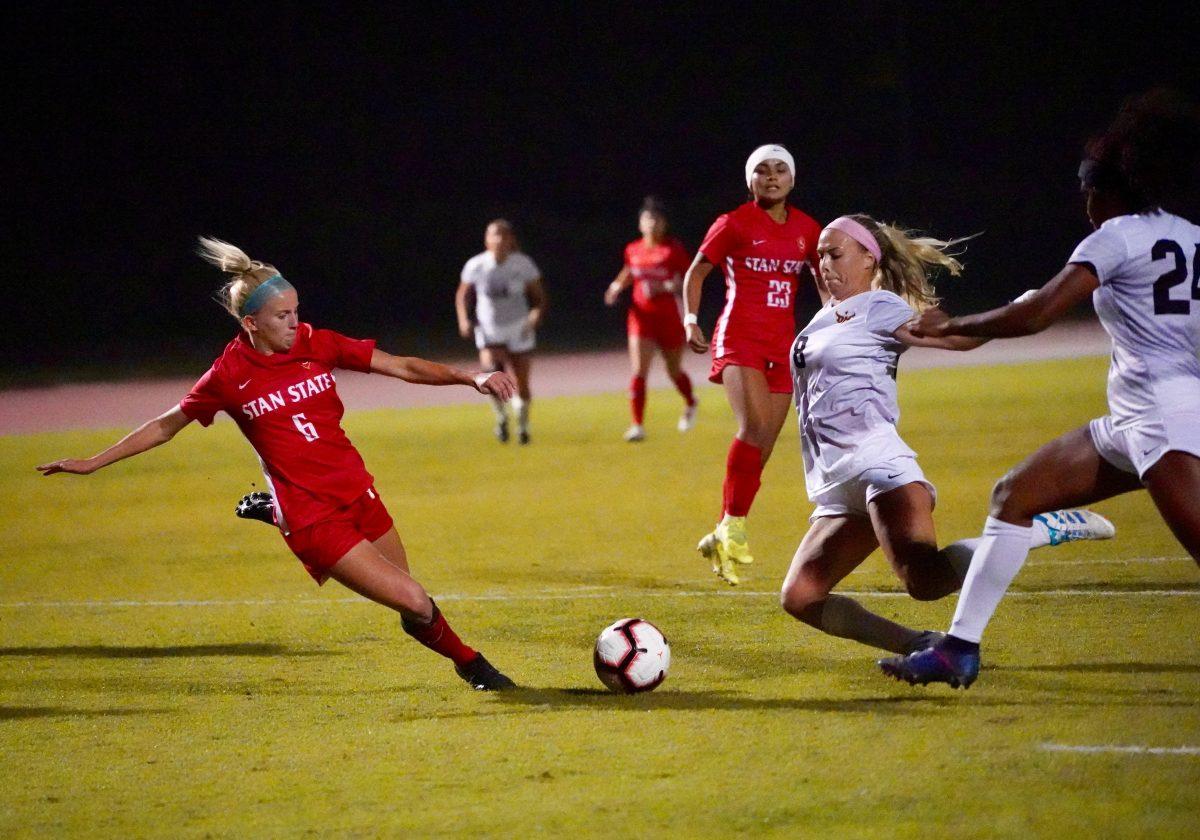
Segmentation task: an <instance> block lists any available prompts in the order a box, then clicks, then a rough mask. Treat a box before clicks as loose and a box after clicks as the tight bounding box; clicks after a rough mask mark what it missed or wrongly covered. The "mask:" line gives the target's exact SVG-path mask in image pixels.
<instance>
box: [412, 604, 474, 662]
mask: <svg viewBox="0 0 1200 840" xmlns="http://www.w3.org/2000/svg"><path fill="white" fill-rule="evenodd" d="M429 603H430V604H432V605H433V618H431V619H430V620H429V622H428V623H424V622H422V621H421V620H420V619H418V618H416V617H415V616H412V615H401V616H400V626H401V627H403V628H404V632H405V633H407V634H408V635H410V636H412V637H413V638H414V639H416V640H417V641H418V642H420V643H421V644H423V645H425V647H427V648H429V649H430V650H432V651H433V652H435V653H440V654H441V655H442V656H444V657H446V658H447V659H449V660H450V661H451V662H453V663H454V664H455V665H466V664H467V663H468V662H470V661H471V660H472V659H474V658H475V657H476V655H477V653H476V651H475V649H474V648H472V647H469V646H468V645H465V644H463V641H462V639H460V638H458V634H457V633H455V632H454V629H453V628H452V627H451V626H450V624H449V623H448V622H447V621H446V617H445V616H443V615H442V611H441V610H439V609H438V605H437V604H435V603H434V601H433V599H432V598H430V599H429Z"/></svg>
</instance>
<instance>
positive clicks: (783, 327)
mask: <svg viewBox="0 0 1200 840" xmlns="http://www.w3.org/2000/svg"><path fill="white" fill-rule="evenodd" d="M745 176H746V186H747V188H749V190H750V201H748V202H746V203H745V204H743V205H742V206H741V207H738V208H737V209H736V210H733V211H731V212H729V213H725V214H723V215H721V216H719V217H718V218H717V220H716V221H715V222H713V225H712V227H711V228H709V231H708V235H707V236H705V237H704V242H703V243H702V244H701V245H700V250H699V252H698V253H697V254H696V258H695V260H694V261H693V262H692V265H691V267H690V268H688V271H687V274H686V275H685V277H684V280H683V289H684V292H683V296H684V317H683V322H684V327H685V328H686V330H687V340H688V346H689V347H691V348H692V350H693V351H694V352H696V353H703V352H705V351H707V350H708V349H709V347H710V343H709V341H708V339H707V338H706V337H705V335H704V331H703V330H702V329H701V328H700V323H699V319H698V317H697V315H698V312H699V310H700V297H701V292H702V287H703V285H704V280H705V278H706V277H708V275H709V273H710V272H711V271H712V270H713V268H714V267H715V266H720V267H721V268H722V269H723V270H724V272H725V287H726V292H725V308H724V309H723V310H722V312H721V315H720V317H719V318H718V319H717V324H716V328H715V329H714V331H713V337H712V342H711V347H712V356H713V362H712V370H711V371H710V373H709V380H710V381H712V382H717V383H720V384H721V385H723V386H724V388H725V396H726V397H727V398H728V400H729V405H730V406H731V407H732V408H733V414H734V417H735V418H736V420H737V425H738V430H737V434H736V435H735V436H734V439H733V443H732V444H731V445H730V447H729V455H728V457H727V459H726V462H725V482H724V486H723V492H722V510H721V514H722V515H721V520H720V521H719V522H718V523H717V527H716V528H715V529H714V530H713V531H712V532H711V533H709V534H706V535H705V536H704V537H703V538H702V539H701V540H700V544H699V545H698V546H697V549H698V550H699V551H700V553H701V554H702V555H703V556H704V557H705V558H706V559H708V560H709V561H710V562H711V563H712V568H713V571H714V572H716V573H717V576H718V577H720V578H722V579H724V580H725V581H727V582H728V583H730V584H736V583H738V575H737V571H736V570H735V568H734V566H735V564H737V563H750V562H752V560H753V558H752V557H751V554H750V546H749V544H748V542H747V537H746V515H747V514H748V513H749V512H750V506H751V505H752V504H753V503H754V497H755V495H756V494H757V493H758V488H759V485H760V484H761V482H762V471H763V467H764V466H765V465H766V463H767V459H768V458H770V457H771V450H772V448H774V446H775V440H776V439H777V438H778V437H779V430H780V429H781V428H782V427H783V421H784V418H786V417H787V413H788V407H789V404H790V402H791V399H790V395H791V393H792V382H791V378H790V377H789V376H788V348H789V346H790V345H791V343H792V339H793V338H794V337H795V335H796V319H795V315H794V314H793V310H794V306H795V300H796V296H797V292H798V291H799V282H800V273H801V271H802V270H803V268H804V266H805V265H806V264H808V265H809V266H810V269H811V270H812V271H814V272H815V271H816V263H817V258H816V253H817V250H816V248H817V236H818V235H819V234H820V232H821V226H820V225H818V224H817V223H816V222H815V221H814V220H813V219H812V218H811V217H809V216H807V215H805V214H804V213H801V212H800V211H799V210H797V209H796V208H795V207H792V206H791V205H790V204H788V202H787V199H788V195H789V194H791V192H792V188H793V187H794V186H795V181H796V164H795V161H794V160H793V159H792V155H791V153H790V152H788V150H787V149H785V148H784V147H783V146H777V145H767V146H759V147H758V148H757V149H755V150H754V151H753V152H752V153H751V154H750V157H749V159H747V161H746V166H745Z"/></svg>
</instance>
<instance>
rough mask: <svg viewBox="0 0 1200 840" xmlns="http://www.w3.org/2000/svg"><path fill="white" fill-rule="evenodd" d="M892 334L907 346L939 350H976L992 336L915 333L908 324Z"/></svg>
mask: <svg viewBox="0 0 1200 840" xmlns="http://www.w3.org/2000/svg"><path fill="white" fill-rule="evenodd" d="M918 317H919V316H918ZM914 320H915V319H914ZM892 335H893V336H895V338H896V340H897V341H899V342H900V343H901V344H903V345H905V346H907V347H933V348H935V349H937V350H974V349H975V348H976V347H979V346H981V345H984V344H987V343H988V342H989V341H991V339H990V338H976V337H971V336H965V335H943V336H937V337H934V336H925V335H914V334H913V331H912V330H911V329H909V326H908V325H907V324H906V325H905V326H903V327H900V329H898V330H896V331H895V332H894V333H892Z"/></svg>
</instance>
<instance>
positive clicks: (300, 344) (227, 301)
mask: <svg viewBox="0 0 1200 840" xmlns="http://www.w3.org/2000/svg"><path fill="white" fill-rule="evenodd" d="M200 245H201V248H200V255H201V256H202V257H203V258H204V259H205V260H207V261H208V262H210V263H212V264H213V265H215V266H218V267H219V268H220V269H221V270H222V271H223V272H225V273H226V274H228V275H230V280H229V281H228V282H227V283H226V284H225V285H224V287H223V288H222V289H221V292H220V298H221V300H222V303H223V304H224V306H225V308H226V309H227V310H228V311H229V314H231V315H232V316H233V317H234V318H235V319H236V320H237V322H238V325H239V327H240V329H239V331H238V334H237V336H236V337H235V338H234V339H233V341H231V342H229V344H228V345H227V346H226V348H225V351H224V352H223V353H222V354H221V356H220V357H219V358H218V359H217V360H216V361H215V362H213V364H212V367H210V368H209V369H208V372H207V373H205V374H204V375H203V376H202V377H200V379H199V381H197V382H196V384H195V385H194V386H193V387H192V390H191V391H190V392H189V393H188V394H187V396H185V397H184V398H183V400H182V401H181V402H180V403H179V405H177V406H175V407H174V408H171V409H170V410H168V411H166V412H164V413H163V414H161V415H160V416H158V417H156V418H154V419H153V420H149V421H147V422H146V423H144V424H142V425H141V426H140V427H139V428H138V429H136V430H135V431H133V432H131V433H130V434H128V435H126V436H125V437H124V438H122V439H121V440H120V441H118V442H117V443H115V444H113V445H112V446H110V447H108V448H107V449H105V450H104V451H103V452H100V453H98V454H96V455H93V456H92V457H90V458H83V459H75V458H64V459H62V460H58V461H51V462H49V463H47V464H42V465H41V466H39V467H38V469H39V470H41V471H42V473H43V474H45V475H54V474H56V473H75V474H77V475H88V474H90V473H93V472H95V471H96V470H98V469H100V468H101V467H106V466H108V465H109V464H112V463H115V462H116V461H120V460H121V459H123V458H129V457H131V456H133V455H138V454H140V453H142V452H145V451H146V450H148V449H152V448H153V447H155V446H159V445H161V444H164V443H166V442H167V441H169V440H171V439H172V438H174V437H175V435H177V434H178V433H179V432H180V431H182V430H183V428H184V427H185V426H187V425H188V424H189V423H191V422H192V421H193V420H195V421H197V422H199V423H200V425H201V426H208V425H210V424H211V423H212V422H213V418H214V416H215V415H216V413H217V412H218V411H224V412H226V413H227V414H228V415H229V416H230V417H232V418H233V420H234V422H235V423H237V424H238V428H240V429H241V430H242V434H244V435H245V436H246V439H247V440H248V441H250V445H251V446H252V447H254V451H255V453H256V454H257V455H258V457H259V460H260V461H261V463H262V466H263V474H264V476H265V477H266V480H267V485H268V486H269V487H270V488H271V492H272V494H273V496H274V499H273V502H272V504H273V506H274V517H273V518H274V521H275V522H276V523H277V524H278V526H279V530H280V532H281V533H282V535H283V539H284V542H286V543H287V545H288V548H290V549H291V550H292V553H294V554H295V555H296V556H297V557H298V558H299V559H300V562H301V563H303V564H304V568H305V569H306V570H307V571H308V573H309V574H310V575H312V577H313V579H314V580H316V581H317V583H318V584H323V583H324V582H325V580H326V579H327V578H333V579H334V580H336V581H338V582H339V583H341V584H342V585H343V586H345V587H346V588H348V589H351V590H353V591H354V592H357V593H358V594H360V595H363V596H365V597H367V598H370V599H371V600H372V601H375V602H376V603H379V604H382V605H384V606H385V607H388V608H390V609H393V610H395V611H396V612H398V613H399V614H400V621H401V626H402V627H403V628H404V631H405V632H406V633H408V634H409V635H410V636H412V637H413V638H414V639H416V640H417V641H418V642H420V643H421V644H423V645H425V647H427V648H429V649H430V650H433V651H435V652H437V653H439V654H441V655H442V656H444V657H446V658H447V659H449V660H451V661H452V662H453V663H454V667H455V670H456V671H457V673H458V674H459V676H461V677H462V678H463V679H464V680H466V681H467V682H469V683H470V684H471V685H472V686H473V687H474V688H476V689H480V690H494V689H504V688H511V687H512V686H513V682H512V680H510V679H509V678H508V677H506V676H505V675H504V674H502V673H500V672H499V671H497V670H496V669H495V668H494V667H493V666H492V664H491V663H490V662H488V661H487V660H486V659H484V657H483V654H481V653H479V652H477V651H475V650H474V649H472V648H471V647H469V646H467V645H466V644H464V643H463V642H462V641H461V640H460V639H459V637H458V635H457V634H456V633H455V632H454V630H453V629H451V627H450V625H449V623H447V621H446V618H445V616H443V615H442V613H441V610H439V609H438V607H437V604H435V603H434V602H433V599H431V598H430V597H429V595H428V593H426V591H425V589H424V588H423V587H422V586H421V584H420V583H418V582H417V580H416V579H415V578H414V577H413V576H412V575H411V574H410V573H409V567H408V555H407V554H406V552H405V550H404V545H403V543H401V541H400V535H399V534H398V533H397V532H396V528H395V526H394V525H393V524H392V518H391V516H390V515H389V514H388V511H387V508H385V507H384V505H383V500H382V499H380V497H379V493H378V491H377V490H376V489H375V479H374V478H373V477H372V476H371V474H370V473H369V472H367V468H366V466H365V465H364V464H363V459H362V456H360V455H359V454H358V450H357V449H355V448H354V445H353V444H352V443H350V439H349V438H348V437H346V433H345V432H344V431H343V430H342V425H341V419H342V414H343V413H344V411H345V409H344V408H343V406H342V401H341V399H340V398H339V397H338V394H337V382H336V380H335V379H334V376H333V372H334V370H336V369H338V368H346V369H348V370H358V371H364V372H365V371H370V372H372V373H380V374H383V375H384V376H392V377H395V378H397V379H403V380H404V381H406V382H414V383H418V384H422V385H468V386H471V387H473V388H475V389H476V390H478V391H479V392H480V393H483V394H487V395H489V396H492V397H495V398H497V399H507V398H508V397H510V396H511V395H512V393H513V389H514V383H513V381H512V379H511V378H510V377H509V376H508V375H507V374H505V373H498V372H492V373H480V374H471V373H468V372H466V371H462V370H457V369H455V368H450V367H446V366H445V365H439V364H435V363H433V362H427V361H424V360H423V359H416V358H410V357H403V356H392V355H389V354H388V353H384V352H383V351H382V350H379V349H378V348H377V347H376V346H375V342H374V341H371V340H358V339H352V338H347V337H346V336H344V335H340V334H338V333H336V332H333V331H332V330H323V329H316V328H314V327H313V326H312V325H311V324H306V323H304V322H303V321H301V320H300V315H299V305H300V304H299V298H298V296H297V292H296V289H295V287H294V286H292V284H291V283H289V282H288V281H287V280H285V279H284V278H283V276H282V275H281V274H280V273H279V270H278V269H276V268H275V266H273V265H270V264H268V263H263V262H259V261H258V260H252V259H250V258H249V257H248V256H247V255H246V254H245V252H244V251H242V250H241V249H240V248H237V247H235V246H233V245H230V244H229V243H227V242H222V241H221V240H219V239H207V238H202V239H201V240H200Z"/></svg>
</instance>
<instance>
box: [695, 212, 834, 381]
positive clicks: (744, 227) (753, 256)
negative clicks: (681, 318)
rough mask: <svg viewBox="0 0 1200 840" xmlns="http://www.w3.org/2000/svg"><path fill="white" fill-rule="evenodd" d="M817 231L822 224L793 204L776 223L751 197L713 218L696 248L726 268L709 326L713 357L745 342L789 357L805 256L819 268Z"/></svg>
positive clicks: (773, 356)
mask: <svg viewBox="0 0 1200 840" xmlns="http://www.w3.org/2000/svg"><path fill="white" fill-rule="evenodd" d="M820 235H821V226H820V225H819V224H817V222H816V221H815V220H813V218H812V217H810V216H808V215H805V214H804V213H801V212H800V211H799V210H797V209H796V208H795V207H791V206H789V207H788V208H787V220H786V221H785V222H784V223H783V224H779V223H777V222H776V221H775V220H774V219H772V218H771V217H770V216H768V215H767V212H766V211H765V210H763V209H762V208H761V207H759V206H758V205H757V204H755V203H754V202H752V201H751V202H747V203H746V204H743V205H742V206H741V207H739V208H737V209H736V210H734V211H733V212H731V213H726V214H725V215H723V216H720V217H718V218H717V220H716V221H715V222H713V226H712V227H711V228H709V230H708V235H707V236H705V237H704V243H703V244H702V245H701V246H700V252H701V253H702V254H704V256H705V257H706V258H707V259H708V261H709V262H711V263H712V264H713V265H719V266H721V267H722V268H723V269H724V270H725V286H726V292H725V309H724V310H723V311H722V312H721V317H720V318H718V319H717V328H716V330H715V331H714V332H713V355H714V356H715V357H716V358H718V359H719V358H721V356H723V355H724V354H725V351H726V348H727V347H729V346H738V347H747V346H748V347H751V348H754V349H756V350H758V351H760V352H761V353H762V354H763V356H764V357H765V358H768V359H772V360H774V361H778V362H782V363H784V364H786V363H787V357H788V350H789V348H790V347H791V344H792V339H793V338H794V337H795V334H796V318H795V315H794V314H793V307H794V303H793V302H794V301H795V299H796V293H797V291H798V288H799V276H800V270H801V268H803V266H804V264H805V262H808V263H809V265H810V266H811V268H812V270H813V271H814V272H816V271H818V270H819V269H818V266H819V258H818V257H817V237H818V236H820Z"/></svg>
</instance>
